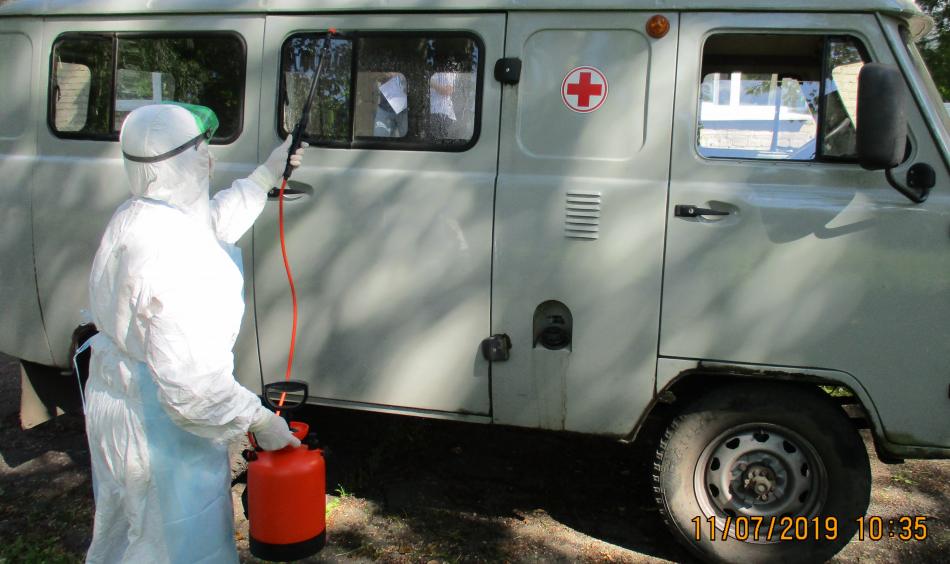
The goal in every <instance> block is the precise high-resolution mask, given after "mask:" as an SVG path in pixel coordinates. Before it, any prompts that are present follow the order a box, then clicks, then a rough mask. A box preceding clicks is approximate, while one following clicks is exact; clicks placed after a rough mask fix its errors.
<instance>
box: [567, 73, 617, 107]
mask: <svg viewBox="0 0 950 564" xmlns="http://www.w3.org/2000/svg"><path fill="white" fill-rule="evenodd" d="M561 98H562V99H563V100H564V105H565V106H567V107H568V108H570V109H571V110H573V111H575V112H579V113H582V114H587V113H590V112H593V111H594V110H596V109H597V108H599V107H601V106H602V105H603V104H604V101H605V100H607V77H606V76H604V73H602V72H600V71H599V70H597V69H595V68H594V67H577V68H576V69H574V70H572V71H571V72H569V73H567V76H565V77H564V82H562V83H561Z"/></svg>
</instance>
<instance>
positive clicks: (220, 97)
mask: <svg viewBox="0 0 950 564" xmlns="http://www.w3.org/2000/svg"><path fill="white" fill-rule="evenodd" d="M44 30H45V31H44V35H45V37H47V38H48V41H47V43H46V45H45V46H44V58H45V60H46V61H48V63H45V62H44V64H43V65H42V66H41V68H43V69H47V68H49V69H50V71H51V72H52V77H50V75H49V73H47V72H46V71H45V70H44V71H43V83H42V85H41V88H40V89H39V91H38V93H37V95H36V96H37V98H39V99H40V100H42V101H43V105H44V107H48V110H46V111H48V115H46V116H45V121H46V123H45V124H44V125H43V126H41V127H40V129H39V135H38V152H39V155H40V157H39V159H38V161H37V166H36V173H35V175H34V185H33V214H34V216H33V227H34V234H35V237H36V276H37V284H38V287H39V295H40V302H41V303H42V306H43V314H44V318H45V321H46V328H47V333H48V334H49V340H50V346H51V348H52V351H53V358H54V360H55V362H56V364H58V365H60V366H68V360H67V355H68V351H69V344H70V337H71V335H72V331H73V329H75V327H76V326H77V325H79V323H80V309H81V308H83V307H87V305H88V302H89V299H88V292H89V271H90V269H91V267H92V260H93V257H94V256H95V252H96V249H97V248H98V246H99V240H100V239H101V237H102V233H103V232H104V231H105V227H106V224H108V222H109V218H110V217H111V216H112V214H113V212H114V211H115V210H116V208H117V207H118V206H119V204H120V203H122V202H123V201H124V200H126V199H127V198H129V197H130V193H129V186H128V179H127V177H126V174H125V169H124V168H123V164H122V152H121V150H120V148H119V143H118V132H119V129H120V127H121V125H122V120H123V119H124V116H125V115H127V114H128V112H129V111H131V110H132V109H134V108H135V107H138V106H140V105H145V104H151V103H156V102H160V101H162V100H179V101H188V102H193V103H198V104H208V105H211V106H212V107H215V108H216V111H218V113H219V117H220V118H221V121H222V125H221V127H220V128H219V129H218V135H217V136H216V139H218V141H223V144H221V143H218V144H213V145H212V147H211V152H212V154H213V155H214V156H215V158H216V159H217V164H216V166H215V176H214V178H213V179H212V185H213V186H214V187H217V188H220V187H223V186H228V185H229V184H230V183H231V182H232V181H233V180H234V179H235V178H241V177H244V176H247V175H248V174H249V173H250V171H251V170H253V166H254V163H256V162H257V112H256V108H257V106H258V103H257V96H258V93H259V89H258V88H257V79H256V77H255V75H254V73H255V72H259V69H260V59H259V50H258V49H257V48H255V46H256V45H260V42H261V40H262V37H263V18H262V17H254V16H236V17H221V16H214V17H211V16H193V15H190V16H188V17H173V16H163V17H157V18H146V19H143V18H116V19H111V20H110V19H101V18H98V19H89V18H77V19H72V18H55V19H49V20H46V22H45V26H44ZM116 54H117V55H118V57H119V60H118V61H117V62H116V61H113V57H114V55H116ZM245 56H246V57H247V58H246V59H245ZM114 69H115V70H116V72H117V75H116V76H115V81H113V70H114ZM209 69H210V70H209ZM212 70H213V71H215V72H212ZM245 76H251V77H252V78H251V84H252V87H248V88H244V78H245ZM252 108H253V109H254V110H255V111H251V110H250V109H252ZM40 119H43V118H40ZM222 135H226V136H227V137H228V138H226V139H221V136H222ZM249 242H250V237H246V238H245V239H244V240H242V242H241V243H242V244H248V243H249ZM245 255H246V256H245V260H247V259H248V257H249V255H250V253H249V252H248V250H245ZM247 266H248V267H249V263H247ZM246 270H248V271H249V268H246ZM247 336H250V341H249V342H250V343H251V344H254V340H253V335H252V334H250V335H249V334H248V331H242V339H244V340H246V339H247ZM240 348H241V345H240V344H239V349H240ZM245 348H246V347H245ZM251 352H253V349H251ZM239 356H240V355H239ZM244 356H246V355H244ZM251 359H252V360H255V361H256V358H254V357H253V356H252V357H251ZM239 360H240V358H239ZM254 364H255V365H256V362H255V363H254ZM253 368H257V367H256V366H253Z"/></svg>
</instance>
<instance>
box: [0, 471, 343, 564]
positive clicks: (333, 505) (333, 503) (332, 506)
mask: <svg viewBox="0 0 950 564" xmlns="http://www.w3.org/2000/svg"><path fill="white" fill-rule="evenodd" d="M334 493H336V497H335V498H333V499H331V500H330V503H328V504H327V514H326V515H327V517H329V516H330V514H331V513H333V512H334V511H335V510H336V509H337V508H338V507H340V504H341V503H343V500H344V499H346V498H348V497H353V494H352V492H348V491H346V489H345V488H344V487H343V486H337V488H336V490H334ZM0 564H3V563H2V562H0Z"/></svg>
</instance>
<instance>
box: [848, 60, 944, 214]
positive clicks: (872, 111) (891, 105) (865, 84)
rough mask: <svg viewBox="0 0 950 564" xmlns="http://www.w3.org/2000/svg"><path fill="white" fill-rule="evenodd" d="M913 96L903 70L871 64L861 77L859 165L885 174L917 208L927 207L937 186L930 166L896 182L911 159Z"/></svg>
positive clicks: (922, 166) (913, 169)
mask: <svg viewBox="0 0 950 564" xmlns="http://www.w3.org/2000/svg"><path fill="white" fill-rule="evenodd" d="M909 104H910V94H909V93H908V92H907V87H906V86H905V85H904V77H903V76H901V72H900V70H899V69H898V68H897V67H895V66H891V65H885V64H882V63H868V64H866V65H864V67H863V68H862V69H861V73H860V74H859V75H858V115H857V118H858V124H857V149H858V163H859V164H860V165H861V166H862V167H863V168H865V169H867V170H883V171H885V175H886V177H887V181H888V183H890V185H891V186H893V187H894V189H895V190H897V191H898V192H900V193H901V194H903V195H904V196H905V197H907V199H908V200H910V201H912V202H914V203H915V204H920V203H923V202H924V201H926V200H927V196H929V195H930V190H931V189H932V188H933V187H934V185H935V184H936V182H937V176H936V172H935V171H934V169H933V167H931V166H930V165H929V164H927V163H916V164H914V165H913V166H911V167H910V169H908V171H907V180H906V182H900V181H898V180H897V179H896V178H894V174H893V169H894V168H895V167H897V166H898V165H899V164H901V163H902V162H904V159H905V157H906V156H907V108H908V105H909Z"/></svg>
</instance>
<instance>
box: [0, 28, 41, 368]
mask: <svg viewBox="0 0 950 564" xmlns="http://www.w3.org/2000/svg"><path fill="white" fill-rule="evenodd" d="M42 39H43V26H42V22H40V21H37V20H34V19H0V51H2V52H3V53H4V55H3V60H2V61H0V99H2V100H3V105H2V107H0V234H2V237H0V241H2V243H0V264H2V265H3V267H2V268H0V295H2V296H3V304H4V305H3V320H4V323H3V325H2V326H0V350H2V351H4V352H6V353H9V354H13V355H16V356H17V357H19V358H22V359H26V360H31V361H33V362H39V363H45V364H50V363H51V362H52V358H51V356H50V347H49V343H48V342H47V340H46V332H45V330H44V328H43V314H42V312H41V310H40V303H39V299H38V298H37V294H36V271H35V270H34V262H33V226H32V225H31V211H30V194H31V191H32V186H33V171H34V166H35V158H36V128H37V124H38V122H40V120H39V119H37V112H38V111H41V110H42V108H43V105H42V104H41V103H39V101H38V100H37V98H38V96H37V90H38V89H39V80H40V79H39V75H40V74H41V73H40V72H39V71H38V70H35V69H40V68H41V63H40V61H41V60H42V56H43V55H42V53H43V49H42Z"/></svg>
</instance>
